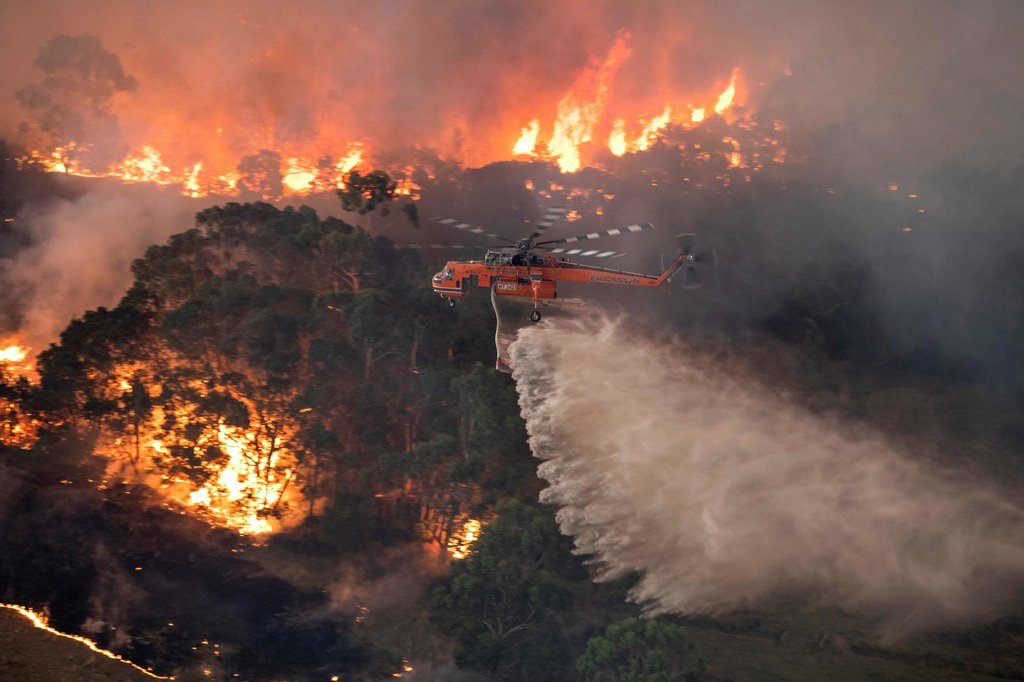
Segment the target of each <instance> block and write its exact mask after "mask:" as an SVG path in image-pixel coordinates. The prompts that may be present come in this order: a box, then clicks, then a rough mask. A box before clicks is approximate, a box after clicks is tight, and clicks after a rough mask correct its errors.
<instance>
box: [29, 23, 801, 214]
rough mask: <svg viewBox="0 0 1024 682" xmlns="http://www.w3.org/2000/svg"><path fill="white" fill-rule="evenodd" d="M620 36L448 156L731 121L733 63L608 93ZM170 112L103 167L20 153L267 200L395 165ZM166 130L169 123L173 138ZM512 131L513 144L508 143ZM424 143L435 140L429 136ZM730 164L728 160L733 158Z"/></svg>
mask: <svg viewBox="0 0 1024 682" xmlns="http://www.w3.org/2000/svg"><path fill="white" fill-rule="evenodd" d="M629 40H630V35H629V34H628V33H626V32H620V33H619V34H618V35H617V36H616V37H615V39H614V41H613V43H612V45H611V46H610V48H609V49H608V51H607V53H605V54H604V55H603V56H595V57H592V58H591V60H590V62H589V63H588V64H587V65H586V66H584V67H582V68H580V69H579V70H578V72H576V73H575V74H574V78H573V79H572V82H571V85H570V86H569V87H568V88H567V89H566V90H565V91H564V93H563V94H562V95H561V97H560V98H559V99H558V100H557V102H551V101H550V100H549V101H548V103H546V104H545V105H544V106H545V108H549V107H551V106H552V105H553V106H554V110H553V111H550V110H549V111H548V112H542V111H537V105H536V103H524V104H522V105H518V106H519V107H520V109H519V111H518V112H516V113H515V114H514V115H513V117H512V118H513V120H515V119H516V118H518V119H519V120H520V121H522V122H525V125H522V127H520V128H519V129H518V135H517V136H516V135H513V134H510V132H511V131H509V130H507V129H505V130H498V131H494V132H493V134H492V135H488V136H476V135H472V136H467V137H462V133H461V132H460V133H459V137H458V139H459V140H460V142H459V143H458V145H456V149H455V158H456V159H458V158H460V157H462V154H463V152H462V151H460V150H461V148H462V146H465V145H464V144H463V142H462V140H465V139H467V138H469V137H472V139H473V142H472V147H473V149H472V151H466V152H465V153H466V154H467V155H469V156H470V157H471V158H472V160H473V161H474V162H476V163H481V164H483V163H488V162H491V161H500V160H504V159H507V158H522V157H533V158H542V159H551V160H552V161H554V162H555V163H557V165H558V167H559V168H560V169H561V171H562V172H565V173H571V172H575V171H578V170H579V169H580V168H582V167H583V166H584V165H586V164H588V163H591V162H592V160H593V159H595V158H599V157H597V156H595V154H596V152H597V151H598V150H599V149H600V148H602V147H606V148H607V149H608V151H609V152H610V153H611V154H613V155H615V156H622V155H624V154H627V153H629V152H638V151H643V150H646V149H649V148H650V147H651V146H652V145H653V144H654V142H655V141H656V140H657V139H658V138H659V136H663V135H665V134H666V133H665V131H666V128H668V127H669V126H671V125H675V126H679V127H680V128H682V129H692V128H694V127H696V126H699V125H703V124H704V123H705V122H707V121H708V120H709V119H712V118H713V117H720V118H725V119H727V122H728V123H729V124H730V125H732V123H733V121H732V117H733V112H734V111H735V107H736V106H737V105H738V104H742V102H741V99H742V96H743V94H744V90H743V88H742V85H743V81H742V74H741V73H740V70H739V69H738V68H734V69H732V71H731V73H730V74H729V78H728V81H727V82H726V84H725V86H724V87H722V86H721V85H719V86H718V87H716V88H715V89H714V90H713V91H712V92H707V91H703V92H693V91H689V92H669V93H668V94H667V95H666V97H665V99H664V100H663V102H664V103H658V104H659V106H658V107H657V108H654V107H651V106H649V104H653V103H649V104H641V105H639V106H638V105H637V104H636V103H635V102H633V101H628V100H626V99H624V97H623V96H622V95H621V94H620V95H619V96H618V97H615V96H614V95H615V94H616V92H619V91H617V90H616V89H615V88H614V87H613V86H614V85H615V81H616V78H620V79H621V78H622V76H620V75H619V74H620V72H622V67H623V64H625V63H627V62H628V61H629V60H630V59H631V57H632V50H631V49H630V47H629V45H628V43H629ZM720 82H721V81H720ZM662 87H664V86H662ZM702 90H703V89H702ZM621 92H624V90H622V91H621ZM531 109H532V110H531ZM147 111H148V110H147ZM519 114H521V118H520V117H519ZM174 116H175V113H174V112H173V111H170V110H167V111H161V112H160V115H159V117H158V118H159V119H160V121H161V123H162V125H161V126H160V132H159V133H158V134H156V136H155V137H151V138H150V140H149V141H148V142H147V143H146V144H140V145H139V146H138V147H137V148H136V149H135V150H133V151H132V152H130V153H129V154H127V155H126V156H124V157H123V158H121V159H120V160H118V161H115V162H111V163H109V164H107V165H106V166H102V167H101V164H102V163H103V162H101V161H97V157H98V156H99V155H98V154H97V150H96V149H95V148H94V146H93V145H91V144H89V143H87V142H82V141H70V142H66V143H64V144H62V145H61V146H57V147H55V148H53V149H39V150H35V151H32V152H30V153H29V154H28V155H27V156H25V157H24V158H23V159H21V161H22V163H32V164H36V165H39V166H41V167H43V168H45V169H47V170H49V171H52V172H59V173H63V174H68V175H77V176H84V177H114V178H120V179H122V180H123V181H125V182H146V183H154V184H159V185H163V186H167V187H169V188H174V189H176V190H177V191H179V192H180V193H181V194H184V195H186V196H190V197H202V196H207V195H211V194H213V195H216V194H220V195H235V194H238V193H239V192H240V191H248V192H257V193H259V194H261V196H262V198H264V199H270V200H277V199H280V198H281V196H296V195H305V194H310V193H314V192H325V191H331V190H334V189H338V188H343V187H344V186H345V185H344V183H345V180H344V179H345V177H346V175H347V174H348V173H350V172H351V171H352V170H354V169H356V168H357V167H360V166H367V165H376V166H377V167H379V168H383V169H385V170H388V172H391V173H394V171H398V170H400V169H401V168H402V167H403V165H405V164H404V163H401V162H396V163H392V164H389V163H382V160H381V158H375V154H371V146H374V147H375V146H376V143H375V142H374V141H373V140H371V139H367V138H359V137H354V136H353V137H348V138H347V139H346V136H345V132H344V131H343V130H339V129H330V126H329V125H327V126H326V128H325V130H324V131H323V132H322V133H321V132H318V133H316V134H315V135H313V136H312V137H311V138H309V139H305V138H303V139H301V140H299V139H282V138H278V137H275V136H270V137H263V138H262V139H263V144H264V145H265V148H264V149H262V150H261V149H260V148H259V146H253V145H252V142H251V138H250V142H248V143H246V144H245V145H244V146H243V145H242V144H241V143H240V142H239V140H241V139H243V137H244V136H243V135H241V132H242V131H239V130H237V129H235V128H232V127H231V126H229V125H225V124H226V123H228V122H229V120H230V119H225V118H224V117H223V116H218V117H217V118H215V119H213V120H209V121H195V122H192V121H188V122H176V123H175V119H174ZM137 123H138V122H137ZM460 125H461V124H460ZM144 127H145V125H144V124H143V125H139V128H140V129H141V128H144ZM168 130H176V131H177V132H176V136H175V137H174V138H173V140H172V139H171V138H170V137H169V136H168V133H167V131H168ZM471 132H472V131H471ZM542 135H544V136H545V137H543V138H542ZM512 139H514V140H515V142H514V143H513V144H512V146H511V148H509V147H508V146H507V145H508V143H509V141H510V140H512ZM545 140H546V141H545ZM426 144H428V145H435V144H438V142H437V140H428V141H426ZM485 149H486V150H487V151H484V150H485ZM373 151H374V152H376V151H377V150H373ZM380 155H381V156H382V157H384V158H394V150H388V149H387V148H383V150H382V151H380ZM765 158H767V157H765ZM784 158H785V150H783V149H777V150H774V157H773V160H775V161H779V162H781V161H782V160H783V159H784ZM730 165H731V166H733V167H735V166H736V164H734V163H732V161H730ZM264 180H265V181H264ZM396 180H397V181H398V182H399V192H398V193H399V194H400V195H405V196H409V197H411V198H415V197H416V196H417V190H418V189H419V188H418V187H413V186H412V183H411V181H409V180H408V179H405V180H403V179H402V178H401V177H397V178H396Z"/></svg>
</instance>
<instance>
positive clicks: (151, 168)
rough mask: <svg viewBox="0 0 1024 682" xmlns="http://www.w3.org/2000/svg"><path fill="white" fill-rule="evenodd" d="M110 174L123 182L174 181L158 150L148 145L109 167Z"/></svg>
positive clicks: (161, 182) (165, 182) (160, 182)
mask: <svg viewBox="0 0 1024 682" xmlns="http://www.w3.org/2000/svg"><path fill="white" fill-rule="evenodd" d="M110 174H111V175H116V176H119V177H120V178H121V179H122V180H124V181H125V182H155V183H157V184H160V185H167V184H171V183H173V182H175V181H176V178H174V177H172V175H171V169H170V168H168V167H167V166H165V165H164V163H163V161H162V160H161V154H160V152H159V151H157V150H156V149H154V148H153V147H150V146H148V145H147V146H144V147H143V148H142V149H141V150H139V151H138V152H136V153H133V154H129V155H128V156H127V157H125V159H124V161H122V162H121V163H120V164H118V165H116V166H114V167H112V168H111V170H110Z"/></svg>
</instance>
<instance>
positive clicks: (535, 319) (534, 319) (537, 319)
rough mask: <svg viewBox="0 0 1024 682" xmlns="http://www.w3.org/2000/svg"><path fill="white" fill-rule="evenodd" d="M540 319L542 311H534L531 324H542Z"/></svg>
mask: <svg viewBox="0 0 1024 682" xmlns="http://www.w3.org/2000/svg"><path fill="white" fill-rule="evenodd" d="M540 317H541V315H540V311H539V310H534V311H533V312H532V313H530V322H540Z"/></svg>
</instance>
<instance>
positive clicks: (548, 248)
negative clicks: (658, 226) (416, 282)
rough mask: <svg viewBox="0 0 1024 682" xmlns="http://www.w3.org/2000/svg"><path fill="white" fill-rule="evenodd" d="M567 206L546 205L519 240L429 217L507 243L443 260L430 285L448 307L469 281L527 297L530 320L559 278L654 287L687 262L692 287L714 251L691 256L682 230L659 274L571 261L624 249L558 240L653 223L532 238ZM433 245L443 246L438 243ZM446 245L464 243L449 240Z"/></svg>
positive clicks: (576, 239) (554, 292)
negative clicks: (478, 254)
mask: <svg viewBox="0 0 1024 682" xmlns="http://www.w3.org/2000/svg"><path fill="white" fill-rule="evenodd" d="M567 212H568V210H567V209H565V208H562V207H554V208H550V209H548V211H547V213H546V214H545V215H544V216H543V218H542V219H541V221H540V222H539V223H538V225H537V230H536V231H535V232H534V233H533V234H531V235H530V236H528V237H524V238H522V239H518V240H513V239H509V238H507V237H502V236H501V235H497V234H493V233H489V232H486V231H485V229H484V228H482V227H478V226H473V225H472V224H470V223H466V222H461V221H459V220H457V219H455V218H446V217H438V218H433V219H432V222H435V223H439V224H442V225H448V226H451V227H454V228H456V229H459V230H464V231H467V232H470V233H472V234H479V235H483V236H485V237H489V238H491V239H497V240H500V241H503V242H506V243H507V244H508V245H507V246H500V247H495V248H491V249H488V251H487V253H486V254H485V255H484V258H483V260H452V261H448V262H447V263H446V264H445V266H444V269H443V270H441V271H440V272H438V273H437V274H436V275H434V277H433V279H432V280H431V285H432V286H433V288H434V291H435V292H437V293H438V294H439V295H440V296H441V298H443V299H445V300H446V301H448V305H449V306H450V307H452V308H454V307H455V299H457V298H461V297H462V296H467V295H468V294H469V292H470V290H471V287H473V286H474V285H476V286H481V287H489V288H490V289H491V293H492V296H493V295H494V294H497V295H498V296H514V297H519V298H532V299H533V312H532V313H530V320H531V321H532V322H539V321H540V319H541V312H540V309H539V308H538V304H539V302H540V301H541V300H550V299H554V298H557V296H558V292H557V290H556V286H557V283H558V282H582V283H589V284H623V285H627V286H638V287H656V286H660V285H662V284H664V283H665V282H668V281H670V278H671V277H672V275H673V274H675V273H676V272H677V271H678V270H679V269H680V268H683V267H686V268H687V270H686V276H687V280H688V282H687V287H688V288H694V287H695V286H700V285H699V283H698V284H694V283H693V282H694V280H695V278H696V277H695V272H694V267H695V265H696V264H697V263H706V262H709V261H712V260H713V256H695V255H694V253H693V246H694V240H695V237H694V235H692V234H682V235H679V236H678V237H677V238H678V240H679V247H680V248H679V254H678V256H677V257H676V259H675V261H674V262H673V263H672V264H670V265H669V266H668V268H667V269H666V270H665V271H664V272H662V273H661V274H660V275H645V274H641V273H636V272H627V271H625V270H613V269H610V268H601V267H596V266H592V265H584V264H581V263H574V262H572V261H570V260H569V259H568V256H583V257H593V258H615V257H617V256H622V255H625V254H623V253H619V252H617V251H604V250H601V249H581V248H574V247H565V246H559V245H565V244H574V243H576V242H582V241H587V240H592V239H598V238H600V237H614V236H617V235H622V234H631V233H634V232H641V231H643V230H650V229H654V225H652V224H651V223H642V224H635V225H627V226H625V227H621V228H614V229H611V230H605V231H603V232H590V233H587V234H582V235H578V236H575V237H566V238H563V239H549V240H545V241H537V238H538V237H540V236H541V235H542V234H543V233H544V231H545V230H546V229H547V228H548V227H551V225H553V224H554V223H555V222H556V221H557V220H559V219H560V218H563V217H565V215H566V213H567ZM432 246H434V247H436V248H445V247H443V246H441V245H432ZM448 248H463V247H461V246H460V245H453V246H451V247H448ZM534 250H541V251H545V252H546V253H543V254H536V253H534Z"/></svg>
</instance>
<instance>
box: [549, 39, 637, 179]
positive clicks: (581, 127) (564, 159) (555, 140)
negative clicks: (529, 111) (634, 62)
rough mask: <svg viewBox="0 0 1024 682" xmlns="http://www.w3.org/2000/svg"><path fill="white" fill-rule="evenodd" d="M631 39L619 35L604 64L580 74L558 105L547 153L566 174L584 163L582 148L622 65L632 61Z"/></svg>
mask: <svg viewBox="0 0 1024 682" xmlns="http://www.w3.org/2000/svg"><path fill="white" fill-rule="evenodd" d="M628 37H629V36H628V34H619V35H618V36H617V37H616V38H615V43H614V44H613V45H612V48H611V50H609V51H608V55H607V56H606V57H605V58H604V61H602V62H601V64H600V65H598V66H597V67H596V68H593V67H592V68H590V69H585V70H584V71H583V72H581V73H580V74H579V76H577V78H576V82H575V83H573V85H572V87H571V88H569V92H567V93H566V94H565V96H564V97H563V98H562V100H561V101H560V102H559V103H558V113H557V116H556V118H555V125H554V129H553V130H552V132H551V141H550V142H548V151H549V152H550V153H551V155H552V156H553V157H554V158H555V160H556V161H557V163H558V167H559V168H561V169H562V172H563V173H572V172H575V171H577V170H579V169H580V166H581V163H582V162H581V160H580V149H579V147H580V145H581V144H583V143H584V142H590V140H591V139H592V136H593V131H594V127H595V126H596V125H597V123H598V122H599V120H600V118H601V115H602V114H603V113H604V106H605V101H606V100H607V99H608V93H609V89H610V87H611V80H612V78H614V76H615V73H616V72H617V71H618V69H619V67H620V66H621V65H622V62H624V61H625V60H626V59H628V58H629V55H630V50H629V48H628V47H627V46H626V39H627V38H628Z"/></svg>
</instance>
